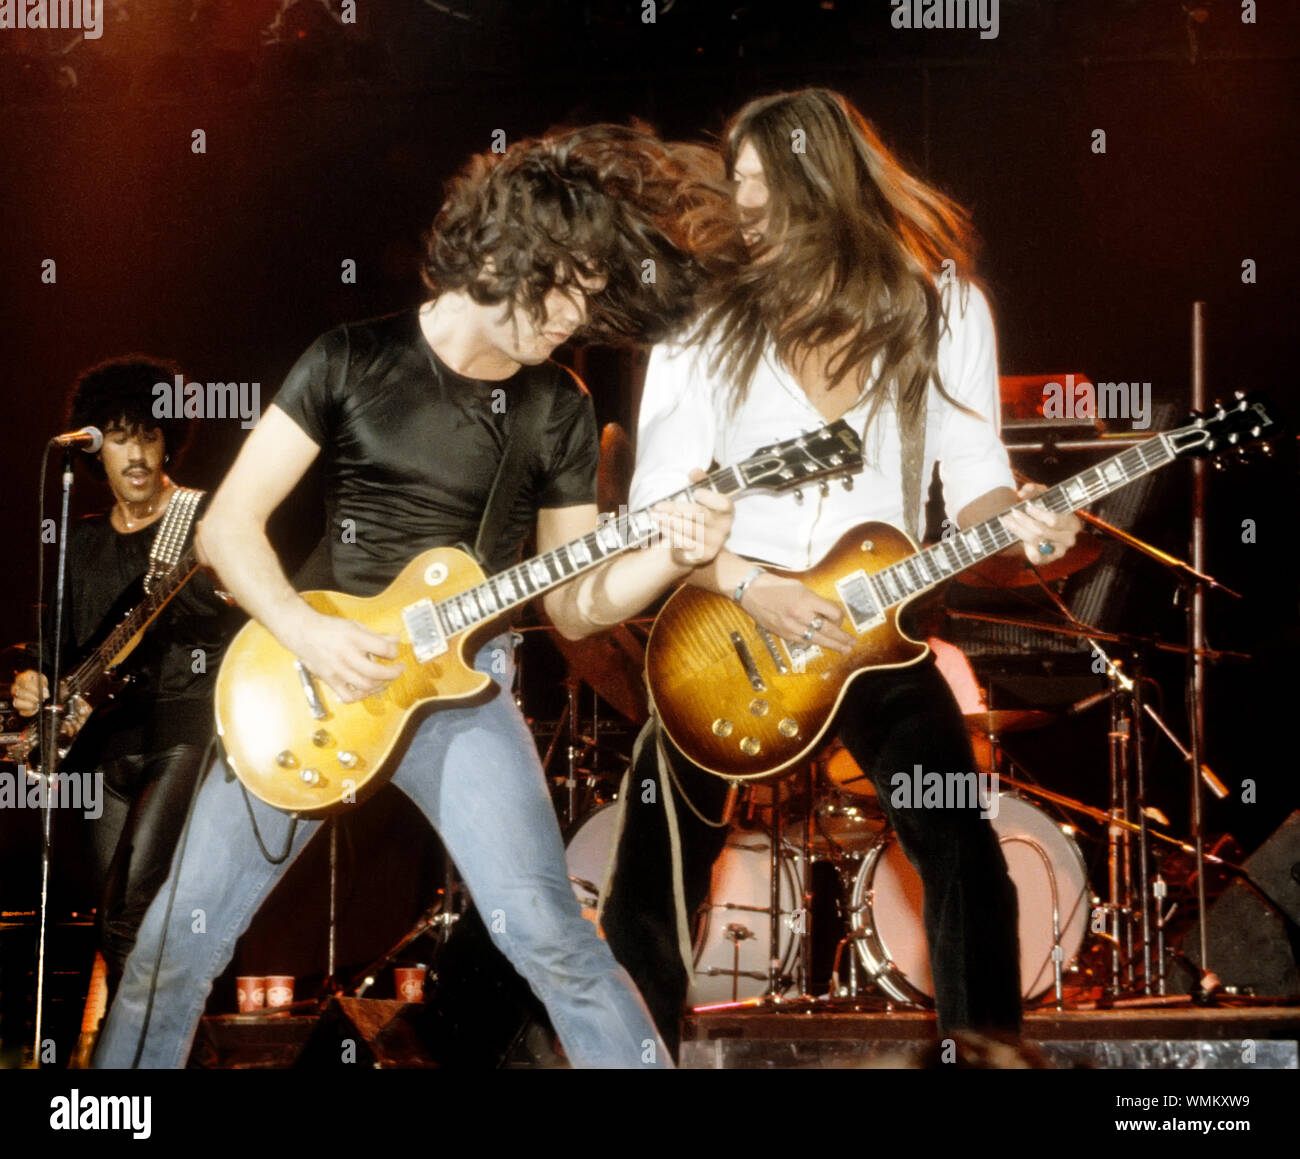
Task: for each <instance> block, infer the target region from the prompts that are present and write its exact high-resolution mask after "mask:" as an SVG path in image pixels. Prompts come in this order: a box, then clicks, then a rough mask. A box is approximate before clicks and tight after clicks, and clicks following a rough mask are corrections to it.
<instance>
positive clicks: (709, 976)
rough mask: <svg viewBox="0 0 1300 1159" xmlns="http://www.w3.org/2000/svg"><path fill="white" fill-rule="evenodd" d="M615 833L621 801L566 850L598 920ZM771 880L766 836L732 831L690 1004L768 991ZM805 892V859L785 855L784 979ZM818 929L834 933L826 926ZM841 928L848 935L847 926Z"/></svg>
mask: <svg viewBox="0 0 1300 1159" xmlns="http://www.w3.org/2000/svg"><path fill="white" fill-rule="evenodd" d="M617 832H618V802H613V803H611V804H608V805H602V806H600V808H598V809H595V810H594V811H592V812H591V813H589V814H588V815H587V816H586V817H584V818H583V819H582V820H581V821H580V822H579V823H578V825H577V826H576V827H575V828H574V830H573V831H572V833H571V834H570V835H569V839H568V845H567V848H566V850H565V861H566V862H567V864H568V870H569V881H570V882H571V883H572V884H573V893H574V896H575V897H576V898H577V899H578V904H579V905H581V906H582V913H583V916H584V917H586V918H588V919H590V920H591V921H593V922H594V921H595V920H596V909H597V907H598V905H599V903H600V892H601V889H602V888H603V886H604V882H605V873H606V870H607V868H608V866H609V860H610V856H611V854H612V853H613V851H614V844H615V841H616V838H617ZM814 868H815V867H814ZM771 881H772V870H771V840H770V839H769V838H768V836H767V835H766V834H765V833H763V832H762V831H761V830H759V831H752V832H751V831H747V830H743V829H733V830H732V832H731V836H730V837H729V838H728V840H727V844H726V847H725V848H724V849H723V851H722V853H721V855H720V856H719V857H718V860H717V861H715V862H714V864H713V876H712V880H711V882H710V887H709V899H708V901H707V902H706V903H705V904H704V905H703V906H702V907H701V908H700V912H699V914H698V915H697V917H696V922H695V942H694V971H693V973H692V976H691V981H690V989H689V991H688V993H687V1002H688V1003H689V1004H690V1005H692V1006H707V1005H711V1004H714V1003H719V1002H732V1001H736V1000H738V999H744V998H757V997H758V996H759V995H761V994H764V993H766V991H767V984H768V959H769V958H770V957H771V952H770V947H771V944H772V934H771V923H770V919H769V917H768V914H769V913H770V909H771V895H772V890H771ZM799 889H800V887H799V858H798V857H797V856H796V855H795V854H794V852H793V851H792V850H789V849H787V850H786V852H785V855H784V856H783V857H782V859H781V922H780V946H779V947H778V951H779V953H780V957H781V972H782V973H783V974H786V973H788V972H789V970H790V968H791V965H792V963H793V961H794V957H795V954H796V953H797V952H798V948H799V943H798V939H797V937H796V936H795V931H794V928H793V927H794V925H795V924H796V923H795V922H794V921H793V914H794V910H795V906H796V901H797V898H798V897H799ZM814 911H815V913H814V929H818V928H819V926H818V921H819V920H820V912H818V911H817V907H816V906H814ZM820 928H825V929H828V930H834V929H835V928H836V927H835V926H833V925H831V924H830V922H829V921H822V922H821V927H820ZM838 930H839V931H842V930H843V925H842V924H840V925H839V926H838ZM835 936H836V937H838V933H836V935H835Z"/></svg>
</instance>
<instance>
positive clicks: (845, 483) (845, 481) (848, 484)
mask: <svg viewBox="0 0 1300 1159" xmlns="http://www.w3.org/2000/svg"><path fill="white" fill-rule="evenodd" d="M840 486H841V487H843V488H844V490H846V491H852V490H853V476H852V475H845V476H844V478H842V479H841V480H840Z"/></svg>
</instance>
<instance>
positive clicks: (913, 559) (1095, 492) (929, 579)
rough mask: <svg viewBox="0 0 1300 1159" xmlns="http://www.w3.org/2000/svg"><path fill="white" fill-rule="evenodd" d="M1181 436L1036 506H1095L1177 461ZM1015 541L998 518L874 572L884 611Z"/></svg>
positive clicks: (1071, 483) (1147, 447) (1125, 455)
mask: <svg viewBox="0 0 1300 1159" xmlns="http://www.w3.org/2000/svg"><path fill="white" fill-rule="evenodd" d="M1179 434H1182V432H1173V433H1172V434H1162V435H1156V436H1154V437H1152V438H1150V439H1148V440H1146V441H1145V442H1143V443H1139V444H1138V445H1137V446H1135V447H1129V448H1128V449H1127V450H1124V451H1121V452H1120V453H1119V454H1118V455H1115V456H1113V457H1112V458H1109V459H1106V460H1105V461H1104V462H1101V463H1098V464H1097V465H1096V466H1095V467H1089V468H1088V469H1087V470H1086V471H1080V472H1079V474H1077V475H1075V476H1074V477H1073V478H1071V479H1066V480H1065V481H1064V482H1063V483H1058V484H1056V486H1055V487H1050V488H1048V489H1047V491H1045V492H1044V493H1043V494H1042V495H1039V496H1037V498H1036V499H1035V500H1033V501H1034V502H1038V503H1042V504H1043V505H1044V506H1045V507H1047V509H1048V510H1049V511H1055V512H1066V511H1075V510H1077V509H1078V508H1080V507H1084V506H1086V505H1087V504H1089V503H1092V502H1095V501H1096V500H1098V499H1100V498H1102V497H1103V496H1105V495H1109V494H1110V493H1111V492H1112V491H1118V490H1119V489H1120V488H1121V487H1125V486H1127V485H1128V484H1129V483H1131V482H1133V480H1135V479H1138V478H1141V477H1142V476H1143V475H1146V474H1149V473H1150V472H1152V471H1154V470H1157V469H1158V468H1160V467H1163V466H1164V465H1165V464H1166V463H1170V462H1172V461H1173V460H1174V459H1175V458H1177V457H1178V454H1179V449H1178V448H1177V447H1176V445H1175V436H1176V435H1179ZM1028 502H1030V501H1028V500H1027V501H1026V502H1024V503H1017V504H1016V505H1015V506H1014V507H1012V508H1010V510H1012V511H1022V510H1024V508H1025V507H1026V506H1027V504H1028ZM1016 541H1017V537H1016V536H1014V535H1012V534H1011V532H1009V531H1008V530H1007V529H1006V528H1005V527H1003V526H1002V521H1001V518H1000V516H997V515H995V516H994V517H993V518H992V519H986V520H985V521H984V522H983V523H977V524H976V525H975V526H974V527H968V528H967V529H966V530H965V531H959V532H956V533H955V534H953V535H948V536H945V537H944V538H943V539H941V540H940V541H939V542H938V543H936V544H933V545H932V546H930V547H928V548H926V549H925V550H924V551H919V552H917V553H916V554H915V555H910V556H908V557H907V558H906V559H902V560H899V561H898V563H896V564H893V565H891V566H890V567H887V568H884V569H882V570H881V571H878V572H875V573H874V574H873V575H872V576H871V581H872V583H873V584H874V585H875V586H876V587H877V589H878V593H879V596H880V603H881V606H882V607H892V606H893V605H894V604H898V603H902V601H903V600H907V599H911V598H912V597H913V596H917V595H920V594H921V593H922V592H925V591H929V590H930V589H931V588H933V587H936V586H938V585H939V584H941V583H944V582H945V581H946V580H949V579H951V578H952V577H953V576H955V575H956V574H957V573H958V572H961V571H965V570H966V569H967V568H968V567H973V566H974V565H975V564H977V563H979V562H980V560H983V559H987V558H988V557H989V556H991V555H995V554H996V553H997V552H999V551H1002V550H1003V549H1005V548H1007V547H1010V546H1011V544H1013V543H1015V542H1016Z"/></svg>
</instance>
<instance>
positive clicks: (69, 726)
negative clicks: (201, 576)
mask: <svg viewBox="0 0 1300 1159" xmlns="http://www.w3.org/2000/svg"><path fill="white" fill-rule="evenodd" d="M198 568H199V561H198V558H197V556H195V554H194V549H193V548H190V550H189V551H187V552H186V553H185V554H184V555H183V556H181V558H180V559H179V560H178V561H177V562H176V564H175V565H174V566H173V567H172V568H171V570H170V571H167V572H165V573H164V574H163V575H161V576H158V577H157V578H156V579H155V580H153V582H152V584H151V585H150V589H149V591H148V593H147V594H146V595H145V597H144V599H142V600H139V602H138V603H137V602H135V601H136V600H137V598H138V596H139V592H140V590H141V588H140V587H139V585H138V584H132V585H131V586H130V587H128V588H127V590H126V591H125V592H124V593H123V594H122V595H121V596H119V597H118V599H117V601H116V602H115V604H114V606H113V608H112V609H110V611H109V613H108V615H107V616H105V617H104V623H105V624H111V625H112V627H111V628H109V630H108V632H107V633H106V634H105V635H104V638H103V639H102V640H101V641H100V643H99V644H98V645H97V646H96V647H95V648H94V649H93V650H92V651H91V652H90V653H89V654H88V655H87V656H86V657H85V658H84V659H83V660H82V661H81V663H79V664H78V665H77V666H76V667H75V668H74V669H73V670H72V671H71V672H70V673H68V675H67V676H65V677H64V678H63V679H61V680H60V681H59V699H60V700H61V702H62V703H63V704H65V705H66V706H67V707H68V712H67V714H66V715H65V716H64V718H63V720H62V721H61V722H60V730H59V756H60V758H62V757H64V756H66V755H67V753H68V750H69V749H70V748H71V747H72V742H73V740H74V739H75V738H76V735H77V733H79V732H80V731H81V729H82V726H84V725H85V723H86V721H87V720H88V719H89V718H90V714H91V713H92V712H93V711H94V710H95V709H96V708H98V707H99V706H100V705H101V704H103V703H104V701H106V700H112V699H113V697H114V696H116V695H117V694H118V693H119V692H120V691H121V690H122V689H123V688H124V687H125V686H126V685H127V684H128V683H129V682H130V679H131V678H130V676H129V675H128V674H126V673H124V672H122V671H121V666H122V662H123V661H124V660H125V659H126V658H127V657H128V656H129V655H130V654H131V653H132V652H134V651H135V648H136V645H138V644H139V643H140V641H141V640H142V639H143V638H144V634H145V631H146V629H148V627H149V625H150V624H152V623H153V622H154V620H156V619H157V618H158V616H159V614H160V613H161V612H162V610H163V608H165V607H166V606H167V605H168V604H169V603H171V601H172V600H173V599H174V598H175V596H176V594H177V593H178V592H179V591H180V590H181V588H183V587H184V586H185V585H186V584H187V583H189V581H190V578H191V577H192V576H193V575H194V573H195V572H196V571H198ZM121 608H129V609H130V610H129V611H126V612H125V613H124V614H123V613H122V612H120V611H118V609H121ZM119 617H120V618H119ZM40 733H41V728H40V725H39V724H38V723H33V724H29V725H28V726H27V727H26V728H25V729H23V730H22V732H20V733H17V734H16V735H14V734H10V733H2V734H0V743H3V744H4V746H5V760H9V761H13V762H14V763H15V764H22V763H24V762H26V761H27V760H28V758H29V757H30V756H31V754H32V753H33V752H35V751H36V750H37V749H38V748H39V747H40V743H41V738H40Z"/></svg>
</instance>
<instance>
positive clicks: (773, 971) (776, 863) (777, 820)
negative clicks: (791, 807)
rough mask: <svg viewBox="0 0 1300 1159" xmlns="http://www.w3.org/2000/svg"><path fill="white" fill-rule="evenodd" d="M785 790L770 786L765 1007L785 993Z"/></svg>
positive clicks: (779, 999) (781, 782) (776, 785)
mask: <svg viewBox="0 0 1300 1159" xmlns="http://www.w3.org/2000/svg"><path fill="white" fill-rule="evenodd" d="M784 787H785V782H784V781H777V782H775V783H774V784H773V786H772V831H771V835H770V837H769V853H770V865H771V874H772V884H771V893H770V899H771V900H770V901H769V902H768V929H769V932H770V935H771V941H770V942H769V943H768V956H767V992H766V993H765V994H764V995H763V998H764V1000H765V1001H766V1002H768V1003H780V1002H781V1001H782V998H781V991H782V989H784V979H783V978H782V977H781V843H782V840H783V838H782V834H781V795H782V789H783V788H784Z"/></svg>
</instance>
